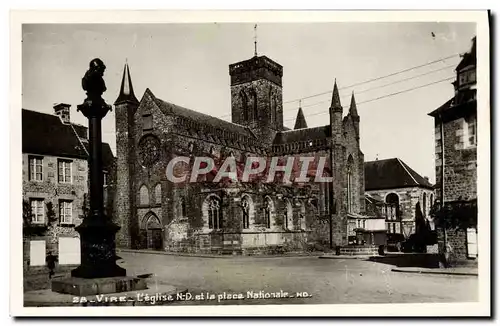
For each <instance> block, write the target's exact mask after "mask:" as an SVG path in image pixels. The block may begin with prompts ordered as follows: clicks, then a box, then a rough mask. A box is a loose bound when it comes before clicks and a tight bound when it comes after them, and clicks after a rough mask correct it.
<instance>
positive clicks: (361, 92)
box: [283, 65, 455, 111]
mask: <svg viewBox="0 0 500 326" xmlns="http://www.w3.org/2000/svg"><path fill="white" fill-rule="evenodd" d="M454 66H455V65H449V66H446V67H443V68H439V69H435V70H431V71H428V72H426V73H423V74H420V75H417V76H412V77H408V78H404V79H400V80H396V81H394V82H391V83H387V84H384V85H380V86H375V87H371V88H368V89H364V90H362V91H359V92H355V93H354V95H358V94H363V93H366V92H369V91H372V90H374V89H380V88H384V87H387V86H391V85H395V84H399V83H402V82H405V81H408V80H412V79H415V78H419V77H422V76H427V75H430V74H433V73H435V72H439V71H443V70H445V69H448V68H451V67H454ZM330 93H331V92H330ZM350 96H351V94H347V95H343V96H341V98H348V97H350ZM329 101H330V99H327V100H324V101H319V102H315V103H311V104H307V105H303V106H301V107H302V108H307V107H311V106H316V105H319V104H323V103H326V102H329ZM291 109H296V108H295V107H293V108H291ZM291 109H290V108H288V109H283V111H289V110H291Z"/></svg>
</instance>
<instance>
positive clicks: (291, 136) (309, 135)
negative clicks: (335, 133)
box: [274, 126, 332, 144]
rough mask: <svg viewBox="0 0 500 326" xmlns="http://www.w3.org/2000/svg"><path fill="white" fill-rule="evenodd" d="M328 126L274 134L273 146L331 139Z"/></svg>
mask: <svg viewBox="0 0 500 326" xmlns="http://www.w3.org/2000/svg"><path fill="white" fill-rule="evenodd" d="M331 130H332V129H331V128H330V126H321V127H314V128H306V129H297V130H290V131H282V132H278V133H277V134H276V137H275V138H274V144H287V143H293V142H298V141H307V140H315V139H325V138H328V137H331V135H332V132H331Z"/></svg>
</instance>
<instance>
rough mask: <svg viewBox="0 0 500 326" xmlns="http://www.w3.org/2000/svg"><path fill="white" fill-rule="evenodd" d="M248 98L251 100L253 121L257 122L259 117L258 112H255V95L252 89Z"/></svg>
mask: <svg viewBox="0 0 500 326" xmlns="http://www.w3.org/2000/svg"><path fill="white" fill-rule="evenodd" d="M250 96H251V98H252V113H253V120H254V121H257V120H258V117H259V112H258V110H257V93H255V90H253V89H252V91H251V93H250Z"/></svg>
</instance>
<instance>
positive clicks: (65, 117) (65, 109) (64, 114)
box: [54, 103, 71, 124]
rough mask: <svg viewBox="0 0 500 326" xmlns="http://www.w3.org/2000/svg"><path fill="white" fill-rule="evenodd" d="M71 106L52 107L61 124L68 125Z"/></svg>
mask: <svg viewBox="0 0 500 326" xmlns="http://www.w3.org/2000/svg"><path fill="white" fill-rule="evenodd" d="M70 108H71V104H66V103H58V104H55V105H54V113H55V114H56V115H57V116H59V118H60V119H61V121H62V122H63V123H66V124H67V123H70V116H69V112H70V111H69V109H70Z"/></svg>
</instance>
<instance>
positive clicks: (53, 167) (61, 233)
mask: <svg viewBox="0 0 500 326" xmlns="http://www.w3.org/2000/svg"><path fill="white" fill-rule="evenodd" d="M30 156H31V155H30V154H27V153H23V163H22V164H23V166H22V168H23V169H22V170H23V200H25V201H27V202H29V201H30V199H43V201H44V204H45V207H44V209H45V214H44V219H45V222H44V224H45V225H47V224H48V221H47V206H46V205H47V204H48V203H52V208H53V210H54V213H55V217H56V219H57V220H56V221H55V222H54V223H53V224H51V225H49V228H48V229H47V231H46V233H45V236H42V237H37V238H36V239H43V240H45V241H46V250H47V252H48V251H52V252H53V253H54V254H55V255H57V254H58V250H59V248H58V243H59V237H78V232H76V231H75V229H74V228H75V226H77V225H79V224H80V223H81V222H82V219H83V205H84V195H85V194H86V193H87V189H88V187H87V178H88V166H87V161H86V160H83V159H74V158H64V157H54V156H44V157H43V161H42V164H43V165H42V171H43V180H42V181H30V180H29V157H30ZM35 156H39V155H35ZM58 159H64V160H70V161H72V168H71V172H72V176H71V183H59V182H58ZM61 200H68V201H71V202H72V222H71V223H69V224H62V223H61V221H60V216H59V215H60V214H59V205H60V201H61ZM33 239H35V238H33ZM28 240H29V239H28ZM27 251H28V253H27V257H29V246H28V250H27Z"/></svg>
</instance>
